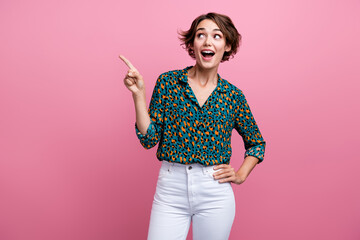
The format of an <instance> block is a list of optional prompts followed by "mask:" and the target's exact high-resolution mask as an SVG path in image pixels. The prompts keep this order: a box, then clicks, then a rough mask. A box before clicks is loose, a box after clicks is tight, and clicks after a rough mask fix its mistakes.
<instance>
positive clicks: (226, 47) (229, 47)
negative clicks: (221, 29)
mask: <svg viewBox="0 0 360 240" xmlns="http://www.w3.org/2000/svg"><path fill="white" fill-rule="evenodd" d="M230 50H231V45H230V44H227V45H226V46H225V52H229V51H230Z"/></svg>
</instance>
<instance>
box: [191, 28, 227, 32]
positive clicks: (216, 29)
mask: <svg viewBox="0 0 360 240" xmlns="http://www.w3.org/2000/svg"><path fill="white" fill-rule="evenodd" d="M199 30H205V28H198V29H196V32H197V31H199ZM213 31H219V32H221V30H220V29H218V28H215V29H214V30H213Z"/></svg>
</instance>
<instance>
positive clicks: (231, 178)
mask: <svg viewBox="0 0 360 240" xmlns="http://www.w3.org/2000/svg"><path fill="white" fill-rule="evenodd" d="M233 180H234V177H233V176H231V177H228V178H223V179H220V180H219V183H225V182H232V181H233Z"/></svg>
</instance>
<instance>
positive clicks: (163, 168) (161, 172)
mask: <svg viewBox="0 0 360 240" xmlns="http://www.w3.org/2000/svg"><path fill="white" fill-rule="evenodd" d="M170 171H171V168H170V166H165V165H162V166H161V167H160V170H159V178H162V177H165V176H167V175H168V174H170Z"/></svg>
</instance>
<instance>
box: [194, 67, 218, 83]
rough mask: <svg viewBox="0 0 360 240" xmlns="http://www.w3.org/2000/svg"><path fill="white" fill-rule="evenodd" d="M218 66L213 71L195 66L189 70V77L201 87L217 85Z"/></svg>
mask: <svg viewBox="0 0 360 240" xmlns="http://www.w3.org/2000/svg"><path fill="white" fill-rule="evenodd" d="M218 67H219V65H218V66H216V67H214V68H211V69H204V68H202V67H200V66H199V65H197V64H195V66H194V67H192V68H190V69H189V77H190V78H191V79H192V80H193V81H196V82H198V83H199V84H200V85H206V84H208V83H213V84H215V85H216V84H217V78H218V77H217V70H218Z"/></svg>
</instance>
